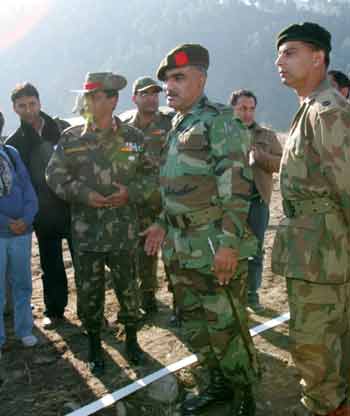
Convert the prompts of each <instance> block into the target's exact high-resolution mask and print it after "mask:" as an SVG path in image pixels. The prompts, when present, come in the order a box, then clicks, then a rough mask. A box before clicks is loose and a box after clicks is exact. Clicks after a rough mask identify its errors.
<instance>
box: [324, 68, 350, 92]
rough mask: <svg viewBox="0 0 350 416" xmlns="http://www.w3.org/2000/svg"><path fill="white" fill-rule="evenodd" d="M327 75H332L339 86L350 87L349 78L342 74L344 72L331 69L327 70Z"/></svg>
mask: <svg viewBox="0 0 350 416" xmlns="http://www.w3.org/2000/svg"><path fill="white" fill-rule="evenodd" d="M328 75H330V76H331V77H333V79H334V81H335V82H336V83H337V84H338V86H339V88H344V87H350V79H349V78H348V77H347V75H345V74H344V72H341V71H337V70H335V69H332V70H331V71H328Z"/></svg>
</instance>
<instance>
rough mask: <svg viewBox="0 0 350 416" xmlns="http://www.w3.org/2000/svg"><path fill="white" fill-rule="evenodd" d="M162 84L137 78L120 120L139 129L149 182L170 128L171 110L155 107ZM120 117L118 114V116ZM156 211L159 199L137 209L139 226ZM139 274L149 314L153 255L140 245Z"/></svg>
mask: <svg viewBox="0 0 350 416" xmlns="http://www.w3.org/2000/svg"><path fill="white" fill-rule="evenodd" d="M162 90H163V89H162V87H161V86H160V85H159V84H158V83H157V81H155V80H153V79H152V78H151V77H140V78H137V79H136V80H135V81H134V83H133V87H132V92H133V95H132V101H133V102H134V104H135V105H136V110H135V111H133V112H130V111H128V112H127V116H126V117H125V118H124V121H125V122H126V123H128V124H129V125H130V126H133V127H136V128H138V129H139V130H141V131H142V133H143V134H144V140H145V157H146V158H147V160H148V161H149V166H150V169H149V171H148V172H146V176H147V177H149V180H150V181H152V182H159V164H160V154H161V150H162V147H163V146H164V143H165V138H166V135H167V133H168V131H169V130H170V128H171V118H172V116H173V115H174V113H173V112H170V111H165V110H163V109H160V108H159V93H160V92H161V91H162ZM121 117H122V116H121ZM159 212H160V201H159V204H157V205H156V206H144V207H140V208H139V216H140V222H141V229H142V230H145V229H146V228H147V227H149V226H150V225H151V224H152V223H153V221H154V220H155V218H156V216H157V215H158V214H159ZM139 277H140V280H141V292H142V308H143V310H144V311H145V312H146V314H148V315H150V314H153V313H155V312H157V311H158V307H157V303H156V298H155V292H156V290H157V287H158V282H157V256H147V255H146V253H145V251H144V249H143V246H142V247H140V257H139Z"/></svg>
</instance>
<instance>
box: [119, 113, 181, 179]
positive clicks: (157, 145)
mask: <svg viewBox="0 0 350 416" xmlns="http://www.w3.org/2000/svg"><path fill="white" fill-rule="evenodd" d="M173 116H174V113H169V114H164V113H163V112H158V113H157V114H156V117H155V119H154V120H153V121H152V122H151V123H150V124H149V125H148V126H146V127H144V128H141V126H140V122H139V115H138V113H137V112H135V113H134V114H133V115H132V116H131V117H130V118H129V119H127V120H125V121H126V123H128V124H129V125H130V126H133V127H136V128H138V129H139V130H141V131H142V133H143V135H144V147H145V156H146V158H147V159H148V160H149V162H150V163H151V166H152V168H153V169H152V171H151V172H149V174H153V175H155V176H157V178H158V176H159V165H160V154H161V150H162V148H163V146H164V144H165V140H166V136H167V134H168V131H169V130H170V128H171V119H172V117H173Z"/></svg>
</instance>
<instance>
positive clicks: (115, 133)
mask: <svg viewBox="0 0 350 416" xmlns="http://www.w3.org/2000/svg"><path fill="white" fill-rule="evenodd" d="M125 85H126V80H125V78H124V77H122V76H119V75H115V74H113V73H110V72H106V73H89V74H88V75H87V77H86V81H85V84H84V89H83V90H81V91H79V93H83V94H84V98H85V109H84V116H85V118H86V122H85V124H84V125H81V126H78V127H72V128H71V129H68V130H66V131H65V132H64V134H63V136H62V138H61V141H60V144H59V146H58V147H57V149H56V151H55V153H54V155H53V157H52V159H51V161H50V163H49V165H48V168H47V181H48V184H49V186H50V187H51V188H52V189H53V191H54V192H56V194H57V195H58V196H60V197H61V198H63V199H65V200H67V201H69V202H70V203H71V207H72V234H73V243H74V246H75V250H76V253H77V255H76V273H77V278H78V288H77V289H78V296H79V298H80V299H79V305H80V308H81V311H80V312H81V319H82V321H83V324H84V327H85V328H86V330H87V332H88V337H89V363H90V365H91V368H92V370H93V371H94V372H95V373H100V372H102V371H103V368H104V360H103V355H102V350H101V340H100V332H101V324H102V319H103V307H104V292H105V265H106V264H108V266H109V268H110V269H111V277H112V282H113V285H114V289H115V292H116V294H117V297H118V300H119V303H120V312H119V320H120V321H121V322H122V323H124V324H125V329H126V349H127V354H128V357H129V359H130V360H131V361H133V362H134V363H138V362H140V359H141V358H142V351H141V349H140V347H139V345H138V343H137V339H136V327H137V324H138V322H139V320H140V308H139V307H140V301H139V298H138V287H137V283H136V282H137V279H136V272H135V256H136V253H137V246H138V233H139V226H138V221H137V205H141V204H143V203H144V202H145V201H146V200H147V199H148V198H151V197H152V194H153V191H154V189H155V186H154V185H152V184H151V182H150V181H145V180H144V168H145V159H144V154H143V136H142V133H141V132H140V131H138V130H136V129H134V128H133V127H130V126H128V125H126V124H123V123H121V121H120V120H119V119H118V118H117V117H113V116H112V114H113V110H114V108H115V107H116V105H117V102H118V91H119V90H120V89H122V88H124V87H125Z"/></svg>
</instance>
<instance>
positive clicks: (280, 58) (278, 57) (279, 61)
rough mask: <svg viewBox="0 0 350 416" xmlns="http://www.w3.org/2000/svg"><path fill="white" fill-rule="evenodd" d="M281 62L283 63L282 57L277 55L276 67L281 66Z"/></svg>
mask: <svg viewBox="0 0 350 416" xmlns="http://www.w3.org/2000/svg"><path fill="white" fill-rule="evenodd" d="M281 61H282V55H277V58H276V60H275V65H276V66H279V65H281Z"/></svg>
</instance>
